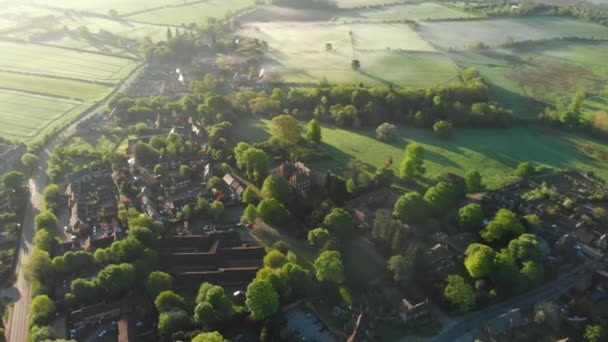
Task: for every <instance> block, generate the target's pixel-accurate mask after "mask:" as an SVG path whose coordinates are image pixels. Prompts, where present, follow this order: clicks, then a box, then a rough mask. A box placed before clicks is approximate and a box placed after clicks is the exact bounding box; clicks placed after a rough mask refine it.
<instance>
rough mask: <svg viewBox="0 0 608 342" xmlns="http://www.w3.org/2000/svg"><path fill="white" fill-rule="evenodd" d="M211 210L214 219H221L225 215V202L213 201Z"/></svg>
mask: <svg viewBox="0 0 608 342" xmlns="http://www.w3.org/2000/svg"><path fill="white" fill-rule="evenodd" d="M209 211H210V212H211V216H212V217H213V220H214V221H216V222H217V221H219V220H220V218H222V215H224V203H222V202H220V201H213V203H211V206H210V207H209Z"/></svg>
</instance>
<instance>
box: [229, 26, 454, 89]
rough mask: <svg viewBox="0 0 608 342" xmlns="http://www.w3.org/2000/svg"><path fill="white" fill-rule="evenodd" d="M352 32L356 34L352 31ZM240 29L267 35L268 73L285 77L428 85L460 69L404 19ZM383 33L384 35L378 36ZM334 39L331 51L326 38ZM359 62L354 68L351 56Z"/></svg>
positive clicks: (246, 33) (289, 79) (291, 79)
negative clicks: (269, 56)
mask: <svg viewBox="0 0 608 342" xmlns="http://www.w3.org/2000/svg"><path fill="white" fill-rule="evenodd" d="M350 32H352V36H351V34H350ZM238 35H243V36H248V37H255V38H259V39H264V40H265V41H266V42H268V44H269V46H270V55H271V59H270V60H268V61H267V62H266V63H265V65H264V67H265V70H266V75H267V76H268V77H276V78H279V79H282V80H284V81H286V82H317V81H319V80H321V79H322V78H323V77H325V78H327V79H328V80H329V81H330V82H338V83H341V82H347V83H348V82H364V83H366V84H399V85H410V86H420V87H427V86H430V85H434V84H437V83H443V82H448V81H450V80H453V79H454V78H455V77H456V76H457V75H458V67H457V65H456V64H455V63H454V62H452V61H451V60H450V59H449V58H447V57H445V56H443V55H440V54H438V53H435V52H434V51H435V49H434V48H433V47H432V46H431V45H429V44H428V43H427V42H425V41H424V40H422V39H421V38H420V37H419V36H418V35H417V34H416V32H414V31H413V30H412V29H411V28H410V27H409V26H408V25H405V24H353V25H333V24H324V23H295V22H289V23H285V22H279V23H255V24H249V25H247V26H246V27H245V28H244V29H242V30H240V31H239V32H238ZM379 36H382V37H386V39H383V40H378V39H377V37H379ZM327 43H329V44H331V47H332V48H331V51H327V50H326V47H325V44H327ZM353 58H355V59H358V60H359V61H360V63H361V69H360V70H359V71H354V70H352V68H351V66H350V62H351V60H352V59H353Z"/></svg>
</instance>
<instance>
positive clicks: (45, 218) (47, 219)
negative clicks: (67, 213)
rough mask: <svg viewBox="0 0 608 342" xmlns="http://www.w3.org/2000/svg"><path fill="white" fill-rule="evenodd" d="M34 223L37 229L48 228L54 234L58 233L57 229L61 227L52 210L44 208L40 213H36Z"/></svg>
mask: <svg viewBox="0 0 608 342" xmlns="http://www.w3.org/2000/svg"><path fill="white" fill-rule="evenodd" d="M34 224H35V226H36V230H40V229H46V230H48V231H49V233H51V234H53V235H55V234H57V230H58V229H59V220H58V219H57V216H55V214H53V212H51V211H50V210H43V211H41V212H40V214H38V215H36V217H34Z"/></svg>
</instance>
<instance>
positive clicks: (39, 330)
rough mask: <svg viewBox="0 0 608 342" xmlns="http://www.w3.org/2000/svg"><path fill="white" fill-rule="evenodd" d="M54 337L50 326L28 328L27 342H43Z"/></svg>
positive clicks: (53, 331)
mask: <svg viewBox="0 0 608 342" xmlns="http://www.w3.org/2000/svg"><path fill="white" fill-rule="evenodd" d="M54 336H55V330H53V327H52V326H50V325H44V326H39V325H35V324H33V325H32V327H31V328H30V334H29V336H28V341H29V340H31V341H32V342H44V341H49V340H53V337H54ZM54 341H56V342H61V341H59V340H54Z"/></svg>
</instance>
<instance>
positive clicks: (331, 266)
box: [314, 251, 344, 284]
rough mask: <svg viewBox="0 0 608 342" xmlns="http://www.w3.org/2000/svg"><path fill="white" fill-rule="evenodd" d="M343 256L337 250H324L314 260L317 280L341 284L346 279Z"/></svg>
mask: <svg viewBox="0 0 608 342" xmlns="http://www.w3.org/2000/svg"><path fill="white" fill-rule="evenodd" d="M341 257H342V256H341V254H340V252H337V251H325V252H322V253H321V254H320V255H319V257H318V258H317V259H316V260H315V262H314V266H315V270H316V276H317V280H319V281H327V282H330V283H334V284H341V283H342V282H343V281H344V266H342V260H341Z"/></svg>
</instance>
